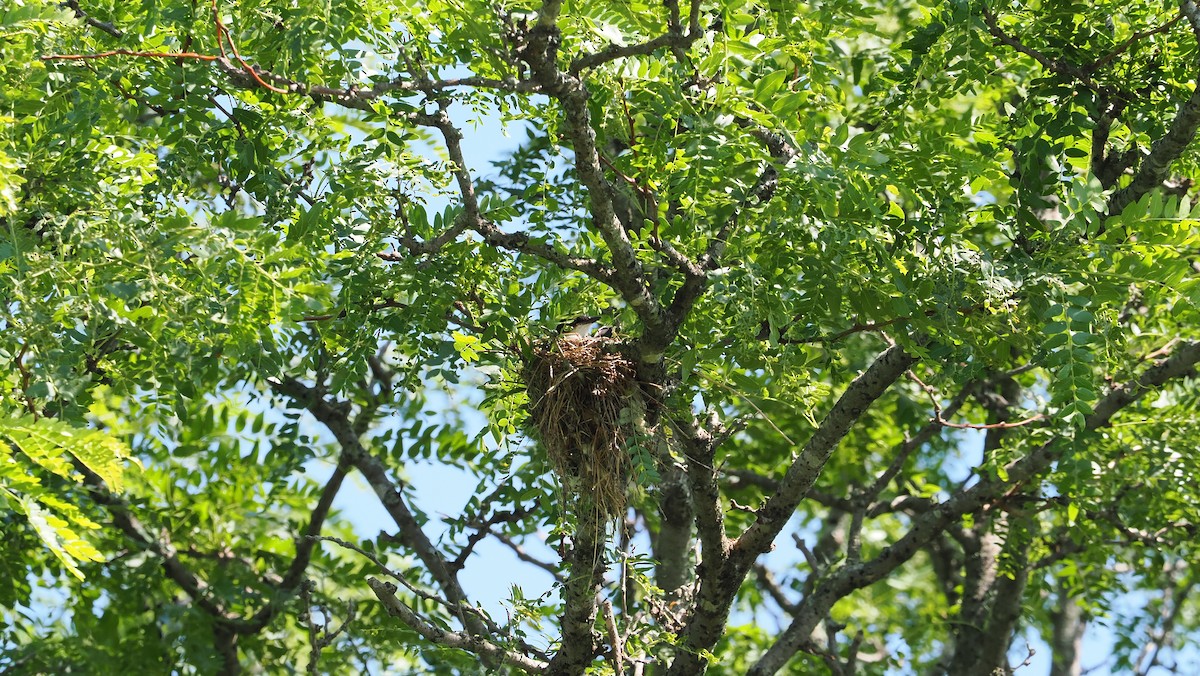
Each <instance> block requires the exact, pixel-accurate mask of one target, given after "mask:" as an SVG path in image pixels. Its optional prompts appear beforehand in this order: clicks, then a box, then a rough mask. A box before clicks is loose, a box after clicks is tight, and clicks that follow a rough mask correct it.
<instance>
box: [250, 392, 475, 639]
mask: <svg viewBox="0 0 1200 676" xmlns="http://www.w3.org/2000/svg"><path fill="white" fill-rule="evenodd" d="M268 382H269V383H270V386H271V388H272V389H273V390H275V391H276V392H278V393H280V394H283V395H285V396H287V397H289V398H291V399H292V400H293V401H294V402H296V403H297V404H299V405H300V406H302V407H304V408H306V409H308V411H309V413H311V414H312V416H313V417H314V418H316V419H317V421H318V422H320V423H321V424H323V425H324V426H325V427H326V429H328V430H329V431H330V432H331V433H332V434H333V436H334V438H335V439H337V442H338V444H339V445H340V446H341V448H342V454H343V457H344V458H345V459H346V461H347V462H348V463H349V464H350V465H353V466H354V467H355V468H357V469H358V471H359V472H360V473H361V474H362V475H363V477H364V478H366V480H367V483H368V484H370V486H371V488H372V489H374V491H375V494H376V495H377V496H378V497H379V500H380V502H381V503H383V507H384V509H385V510H387V512H388V515H389V516H391V517H392V520H393V521H394V522H395V523H396V527H397V529H398V533H399V534H398V535H397V536H396V539H397V540H399V541H400V542H401V543H403V544H404V545H405V546H406V547H408V548H409V549H410V550H411V551H412V552H413V553H415V554H416V555H417V558H419V559H421V562H422V563H424V564H425V567H426V569H427V570H428V571H429V574H430V575H431V576H432V577H433V579H434V581H435V582H437V584H438V586H439V587H440V588H441V590H442V593H443V594H445V596H446V600H447V601H448V602H449V603H450V604H451V605H452V606H467V607H469V606H470V604H469V603H468V602H467V595H466V593H465V592H464V591H463V588H462V585H461V584H460V583H459V581H458V576H457V574H456V573H455V572H454V570H452V569H451V567H450V564H449V562H448V561H447V560H446V558H445V557H444V556H443V555H442V553H441V552H439V551H438V550H437V548H436V547H435V546H434V544H433V542H431V541H430V540H429V537H428V536H427V535H426V534H425V532H424V531H423V530H422V529H421V525H420V524H419V523H418V522H417V519H416V517H415V516H413V513H412V511H411V510H410V509H409V507H408V504H407V503H406V502H405V500H404V496H403V493H402V489H403V484H401V483H400V482H398V481H393V480H392V479H391V477H389V476H388V472H387V468H386V467H385V466H384V465H383V463H382V462H380V460H379V459H378V458H376V457H375V456H374V455H371V454H370V453H369V452H367V450H366V448H364V447H363V445H362V442H361V441H360V440H359V438H358V435H357V434H356V433H355V431H354V426H353V424H352V422H351V420H350V416H349V408H350V407H349V404H346V403H338V404H333V403H330V402H329V401H327V400H326V399H325V397H324V395H323V394H322V393H321V392H320V391H318V390H317V389H315V388H312V387H309V386H307V385H304V384H303V383H301V382H299V381H297V380H295V379H293V378H285V379H283V380H269V381H268ZM458 619H459V620H460V621H461V622H462V623H463V626H465V627H466V628H467V629H468V631H470V632H471V633H472V634H477V635H486V633H487V630H486V627H485V626H484V624H483V622H481V621H480V619H479V618H478V617H475V616H473V615H471V614H464V613H460V614H459V617H458Z"/></svg>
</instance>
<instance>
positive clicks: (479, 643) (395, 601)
mask: <svg viewBox="0 0 1200 676" xmlns="http://www.w3.org/2000/svg"><path fill="white" fill-rule="evenodd" d="M367 586H369V587H370V588H371V591H373V592H375V597H376V598H378V599H379V602H380V603H382V604H383V607H384V609H385V610H387V612H388V614H389V615H391V616H392V617H396V618H399V619H400V621H401V622H403V623H404V624H405V625H406V626H408V627H409V628H411V629H412V630H414V631H416V632H417V633H418V634H420V635H421V636H422V637H424V638H425V640H427V641H429V642H431V643H435V644H437V645H442V646H446V647H448V648H459V649H461V650H466V651H468V652H472V653H475V654H476V655H482V656H484V657H488V658H492V659H495V660H497V661H499V662H501V663H503V664H509V665H512V666H514V667H517V668H518V669H521V670H522V671H524V672H526V673H530V674H540V673H544V672H546V666H547V665H546V663H545V662H542V661H541V660H535V659H533V658H531V657H526V656H525V655H522V654H520V653H517V652H513V651H511V650H506V649H504V648H502V647H500V646H498V645H496V644H495V643H492V642H491V641H488V640H485V639H482V638H480V637H478V636H471V635H468V634H462V633H459V632H456V631H450V630H447V629H442V628H440V627H436V626H434V625H432V624H430V623H429V622H427V621H425V620H424V619H423V618H421V617H420V616H419V615H417V614H416V613H415V612H413V610H412V609H411V608H409V607H408V606H407V605H405V604H404V602H403V601H401V600H400V599H399V598H397V596H396V589H397V587H396V585H394V584H391V583H387V582H380V581H379V580H378V579H377V578H374V577H368V578H367Z"/></svg>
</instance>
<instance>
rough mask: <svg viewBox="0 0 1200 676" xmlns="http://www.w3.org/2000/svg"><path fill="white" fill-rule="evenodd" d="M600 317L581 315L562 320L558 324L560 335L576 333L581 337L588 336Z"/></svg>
mask: <svg viewBox="0 0 1200 676" xmlns="http://www.w3.org/2000/svg"><path fill="white" fill-rule="evenodd" d="M597 319H600V318H599V317H596V316H595V315H579V316H578V317H576V318H574V319H572V320H569V321H565V322H562V323H560V324H559V325H558V333H559V334H560V335H568V334H574V335H576V336H579V337H580V338H586V337H588V336H590V335H591V333H592V326H593V325H594V324H595V323H596V320H597Z"/></svg>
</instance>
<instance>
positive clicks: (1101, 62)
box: [1083, 10, 1183, 73]
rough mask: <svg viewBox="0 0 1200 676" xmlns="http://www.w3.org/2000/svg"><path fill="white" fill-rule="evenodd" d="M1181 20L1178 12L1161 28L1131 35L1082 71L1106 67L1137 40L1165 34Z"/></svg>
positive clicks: (1181, 17) (1088, 71)
mask: <svg viewBox="0 0 1200 676" xmlns="http://www.w3.org/2000/svg"><path fill="white" fill-rule="evenodd" d="M1182 19H1183V11H1182V10H1180V12H1179V13H1178V14H1176V15H1175V18H1173V19H1171V20H1170V21H1168V22H1166V23H1164V24H1163V25H1161V26H1158V27H1157V28H1151V29H1150V30H1145V31H1137V32H1135V33H1134V34H1133V35H1131V36H1129V39H1128V40H1126V41H1125V42H1122V43H1121V44H1119V45H1117V46H1116V47H1114V48H1113V50H1112V51H1111V52H1109V53H1107V54H1105V55H1104V56H1102V57H1100V58H1098V59H1096V60H1095V61H1093V62H1091V63H1089V64H1088V65H1086V66H1084V67H1083V71H1084V72H1086V73H1094V72H1096V71H1097V70H1100V69H1101V68H1103V67H1104V66H1107V65H1108V64H1109V62H1111V61H1112V60H1113V59H1115V58H1117V57H1118V56H1120V55H1121V54H1124V53H1125V52H1126V51H1128V50H1129V48H1130V47H1132V46H1133V45H1134V44H1135V43H1137V41H1138V40H1144V39H1146V38H1148V37H1150V36H1152V35H1157V34H1159V33H1165V32H1167V31H1169V30H1171V27H1172V26H1174V25H1175V24H1177V23H1179V21H1180V20H1182Z"/></svg>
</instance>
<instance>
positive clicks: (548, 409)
mask: <svg viewBox="0 0 1200 676" xmlns="http://www.w3.org/2000/svg"><path fill="white" fill-rule="evenodd" d="M612 342H613V341H611V340H609V339H606V338H598V337H587V336H577V335H574V334H569V335H564V336H559V337H557V338H555V339H553V340H549V341H546V342H543V343H539V344H537V345H535V346H534V348H533V352H532V355H533V356H532V358H531V359H530V361H529V363H527V364H526V365H525V384H526V390H527V391H528V393H529V409H530V417H531V420H532V422H533V425H534V427H535V428H536V430H537V434H538V436H539V437H540V439H541V441H542V444H543V445H544V446H545V448H546V453H547V455H548V456H549V458H550V464H551V467H552V468H553V470H554V472H555V473H556V474H557V475H558V476H559V479H560V480H561V483H562V485H563V488H564V491H565V492H566V493H567V494H568V495H570V496H571V497H573V498H575V499H576V500H577V501H582V502H584V503H590V504H592V505H594V506H595V508H596V509H598V510H599V511H600V512H601V513H602V514H603V515H604V516H606V517H614V516H617V515H619V514H622V513H624V511H625V487H626V485H627V483H628V481H629V479H630V475H631V465H632V463H631V460H630V457H629V453H628V452H627V451H626V448H625V446H626V440H627V439H628V438H629V437H630V436H631V435H633V434H635V433H636V429H637V425H638V424H640V422H641V420H642V418H643V416H644V414H645V404H644V401H643V399H642V393H641V389H640V388H639V387H638V383H637V378H636V375H635V369H634V365H633V364H632V363H631V362H630V361H629V360H628V359H627V358H626V357H625V356H624V355H622V354H620V353H619V352H616V351H613V350H606V349H605V348H606V347H608V346H610V345H611V344H612Z"/></svg>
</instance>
